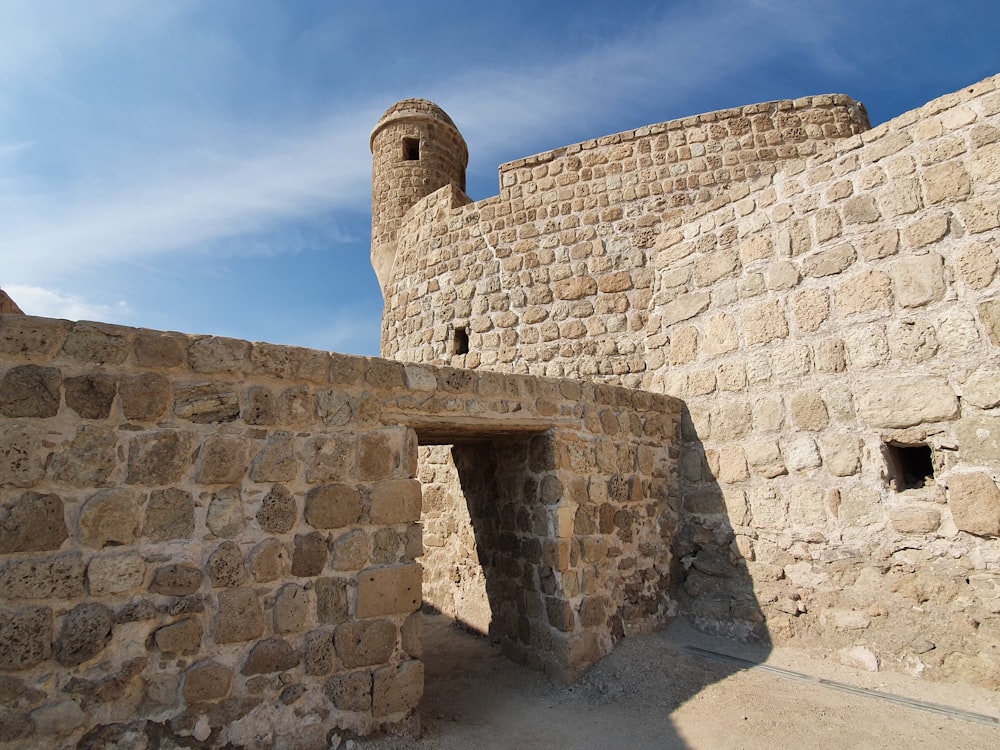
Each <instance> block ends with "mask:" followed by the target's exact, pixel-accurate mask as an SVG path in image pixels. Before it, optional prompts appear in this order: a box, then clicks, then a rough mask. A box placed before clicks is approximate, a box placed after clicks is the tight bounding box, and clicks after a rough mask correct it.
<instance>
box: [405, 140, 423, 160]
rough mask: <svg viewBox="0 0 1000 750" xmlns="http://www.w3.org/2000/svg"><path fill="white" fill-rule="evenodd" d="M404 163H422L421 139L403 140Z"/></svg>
mask: <svg viewBox="0 0 1000 750" xmlns="http://www.w3.org/2000/svg"><path fill="white" fill-rule="evenodd" d="M403 161H420V139H419V138H404V139H403Z"/></svg>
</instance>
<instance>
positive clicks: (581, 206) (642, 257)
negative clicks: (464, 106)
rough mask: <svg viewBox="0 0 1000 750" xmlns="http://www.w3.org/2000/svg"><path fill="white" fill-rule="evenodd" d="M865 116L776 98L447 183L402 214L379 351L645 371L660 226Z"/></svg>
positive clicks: (630, 373)
mask: <svg viewBox="0 0 1000 750" xmlns="http://www.w3.org/2000/svg"><path fill="white" fill-rule="evenodd" d="M867 127H868V120H867V115H866V114H865V112H864V110H863V108H861V107H860V106H859V105H857V104H856V103H854V102H853V101H852V100H850V99H849V98H848V97H845V96H821V97H811V98H804V99H799V100H795V101H781V102H770V103H767V104H758V105H752V106H748V107H743V108H740V109H733V110H725V111H721V112H715V113H710V114H705V115H700V116H698V117H694V118H687V119H684V120H675V121H672V122H667V123H661V124H659V125H652V126H649V127H645V128H640V129H638V130H635V131H629V132H626V133H619V134H617V135H613V136H607V137H604V138H601V139H599V140H593V141H587V142H585V143H581V144H576V145H574V146H570V147H567V148H563V149H558V150H556V151H551V152H547V153H545V154H540V155H538V156H534V157H530V158H528V159H523V160H520V161H516V162H512V163H511V164H507V165H504V166H503V167H501V168H500V179H501V185H502V189H501V193H500V195H499V196H497V197H496V198H490V199H487V200H485V201H479V202H476V203H469V202H468V198H467V197H465V196H464V194H462V193H461V192H460V191H458V190H457V189H455V188H454V186H452V187H445V188H443V189H442V190H440V191H438V192H437V193H435V194H433V195H431V196H429V197H428V198H425V199H424V200H423V201H421V202H419V203H417V204H416V205H414V206H413V208H411V209H410V210H409V212H408V213H407V214H406V216H405V217H404V218H403V222H402V226H401V227H400V228H399V230H398V233H397V236H396V256H395V263H394V265H393V268H392V273H391V275H390V276H389V278H388V281H387V283H384V284H383V293H384V297H385V312H384V314H383V319H382V325H383V334H382V354H383V356H387V357H392V358H395V359H401V360H405V361H420V362H429V363H440V364H452V365H456V366H467V367H479V366H483V367H487V368H490V369H502V370H516V371H521V372H532V373H534V374H540V375H549V376H556V377H561V376H563V375H582V376H586V377H592V376H617V377H616V378H615V380H616V382H621V383H623V384H625V385H629V386H632V387H638V386H639V385H640V384H641V379H642V372H643V371H644V370H645V347H644V343H643V340H642V339H643V337H642V336H641V335H640V334H641V333H642V332H643V331H645V330H646V327H647V323H648V317H649V308H650V304H651V299H652V293H653V288H652V283H653V274H654V270H655V269H654V266H653V258H654V256H655V254H656V243H657V239H658V237H659V236H660V235H662V234H663V233H665V232H668V231H669V230H675V229H678V228H679V227H681V226H682V225H683V223H684V222H685V221H687V220H688V219H689V217H691V216H697V215H700V214H701V213H704V212H706V211H709V210H711V208H712V207H714V206H715V205H718V204H720V203H722V204H725V203H728V202H730V201H731V200H732V199H733V197H742V196H743V195H745V194H746V192H747V191H748V189H749V188H748V186H749V185H751V184H754V183H755V182H756V181H758V180H761V179H766V178H768V177H769V176H770V175H773V174H774V173H775V171H776V170H777V169H778V168H779V166H780V165H781V164H782V163H783V162H784V161H786V160H789V159H792V160H796V159H802V158H804V157H806V156H808V155H811V154H814V153H815V152H816V151H817V149H819V148H821V147H822V146H824V145H825V144H828V143H830V142H832V141H833V140H835V139H838V138H845V137H848V136H850V135H852V134H855V133H858V132H860V131H861V130H863V129H865V128H867ZM456 328H458V329H462V330H463V331H464V333H465V334H467V336H468V345H469V346H468V349H469V352H468V354H464V355H463V354H461V353H460V352H458V351H457V350H456V347H455V329H456ZM515 351H516V352H517V353H516V354H515Z"/></svg>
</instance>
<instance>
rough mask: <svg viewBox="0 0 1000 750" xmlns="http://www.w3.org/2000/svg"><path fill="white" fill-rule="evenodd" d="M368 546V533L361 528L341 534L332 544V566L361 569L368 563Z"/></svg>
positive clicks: (334, 567)
mask: <svg viewBox="0 0 1000 750" xmlns="http://www.w3.org/2000/svg"><path fill="white" fill-rule="evenodd" d="M390 531H391V529H390ZM368 546H369V545H368V535H367V534H366V533H365V532H364V531H362V530H361V529H356V530H354V531H349V532H347V533H346V534H342V535H340V536H339V537H337V538H336V539H335V540H334V541H333V543H332V544H331V545H330V557H331V559H330V567H332V568H333V569H334V570H360V569H361V568H363V567H364V566H365V565H366V564H367V563H368Z"/></svg>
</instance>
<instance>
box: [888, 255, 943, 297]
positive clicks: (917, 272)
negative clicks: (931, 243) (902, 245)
mask: <svg viewBox="0 0 1000 750" xmlns="http://www.w3.org/2000/svg"><path fill="white" fill-rule="evenodd" d="M890 275H891V277H892V287H893V292H894V294H895V299H896V302H897V303H899V304H900V305H902V306H903V307H920V306H922V305H927V304H930V303H932V302H937V301H939V300H940V299H942V298H943V297H944V294H945V281H944V259H943V258H942V257H941V256H940V255H937V254H935V253H931V254H929V255H922V256H919V257H916V258H900V259H898V260H896V261H894V262H893V264H892V265H891V266H890Z"/></svg>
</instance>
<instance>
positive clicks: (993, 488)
mask: <svg viewBox="0 0 1000 750" xmlns="http://www.w3.org/2000/svg"><path fill="white" fill-rule="evenodd" d="M948 507H949V509H950V510H951V515H952V518H953V519H954V521H955V525H956V526H957V527H958V528H959V530H961V531H966V532H968V533H970V534H976V535H978V536H994V537H995V536H1000V489H998V488H997V485H996V482H994V481H993V478H992V477H991V476H990V475H989V474H983V473H981V472H975V473H967V474H952V475H951V476H950V477H949V478H948Z"/></svg>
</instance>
